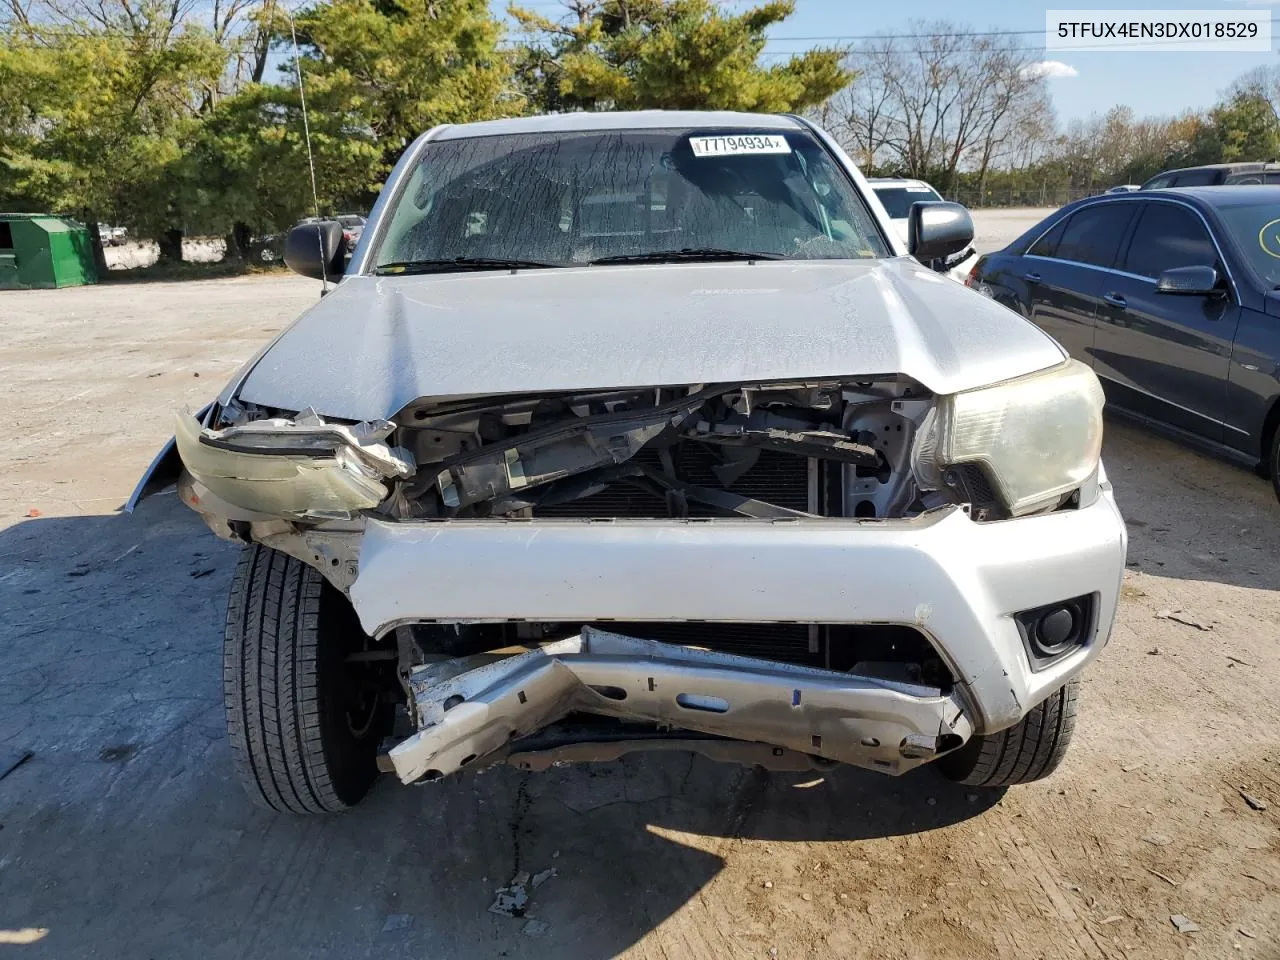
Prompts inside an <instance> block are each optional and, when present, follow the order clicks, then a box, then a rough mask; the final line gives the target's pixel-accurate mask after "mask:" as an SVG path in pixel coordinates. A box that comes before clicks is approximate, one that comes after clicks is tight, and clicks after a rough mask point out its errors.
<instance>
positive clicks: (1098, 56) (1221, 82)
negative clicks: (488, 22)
mask: <svg viewBox="0 0 1280 960" xmlns="http://www.w3.org/2000/svg"><path fill="white" fill-rule="evenodd" d="M722 2H723V3H724V5H725V6H727V7H731V8H735V7H736V8H743V7H746V6H748V5H749V4H750V3H751V0H722ZM524 5H525V6H527V7H532V8H533V9H535V10H537V11H538V12H539V13H543V14H553V13H555V12H556V11H557V10H560V9H562V7H561V5H560V4H559V3H557V2H556V0H527V2H526V3H525V4H524ZM493 6H494V8H495V9H498V10H505V9H506V3H505V2H499V0H495V2H494V4H493ZM1233 8H1234V9H1253V10H1257V9H1259V8H1264V9H1270V10H1271V11H1272V13H1273V17H1277V18H1280V0H1274V3H1267V2H1259V0H1236V2H1224V0H1160V2H1156V3H1150V2H1144V0H1119V2H1117V0H1111V2H1110V3H1105V2H1095V3H1078V2H1076V3H1072V2H1070V0H1058V2H1054V3H1049V4H1036V3H1028V2H1025V0H1020V2H1017V3H1013V2H1009V0H1005V2H1000V0H966V2H964V3H957V2H955V0H900V2H897V3H892V2H881V0H796V13H795V16H793V17H792V18H791V19H790V20H788V21H786V22H785V23H783V24H782V25H780V26H779V27H777V28H775V30H774V31H773V34H774V36H776V37H777V40H775V41H773V42H771V43H770V45H769V47H768V48H767V49H768V50H769V51H778V52H781V51H788V50H790V51H796V50H801V49H804V48H806V47H810V46H815V45H816V44H813V43H809V42H804V41H800V42H795V41H788V40H785V39H784V38H786V37H818V36H823V37H825V36H850V35H862V34H869V33H880V32H892V33H907V32H911V31H910V27H911V21H913V20H949V21H951V22H953V23H955V24H957V25H959V26H960V27H961V29H969V30H992V29H995V30H1037V31H1041V33H1043V30H1044V27H1045V11H1046V10H1049V9H1053V10H1070V9H1085V10H1098V9H1129V10H1144V9H1151V10H1175V9H1187V10H1230V9H1233ZM1272 33H1273V35H1274V36H1275V37H1277V38H1280V23H1276V24H1273V25H1272ZM1026 39H1027V40H1028V41H1029V42H1033V43H1038V44H1039V45H1040V46H1041V47H1043V39H1039V38H1037V37H1034V36H1033V37H1027V38H1026ZM1275 49H1276V44H1275V43H1274V42H1273V44H1272V52H1270V53H1264V52H1257V53H1240V52H1235V53H1192V52H1168V53H1166V52H1153V53H1145V52H1144V53H1135V52H1129V53H1125V52H1111V51H1107V52H1100V53H1099V52H1060V51H1053V52H1051V53H1050V54H1049V55H1048V58H1049V59H1052V60H1057V61H1061V62H1062V63H1065V64H1067V65H1068V66H1069V67H1071V68H1073V69H1074V71H1075V76H1057V77H1051V78H1050V80H1049V89H1050V90H1051V92H1052V94H1053V100H1054V104H1055V106H1056V108H1057V111H1058V117H1059V119H1060V120H1062V121H1067V120H1070V119H1072V118H1074V117H1087V116H1089V115H1090V114H1091V113H1099V114H1101V113H1105V112H1106V111H1107V110H1108V109H1110V108H1111V107H1113V106H1115V105H1116V104H1118V103H1123V104H1128V105H1129V106H1130V107H1132V108H1133V109H1134V112H1136V113H1138V114H1139V115H1142V114H1172V113H1179V112H1181V111H1182V110H1185V109H1187V108H1199V107H1206V106H1209V105H1210V104H1212V103H1213V102H1214V100H1215V99H1216V98H1217V95H1218V93H1219V92H1220V91H1221V90H1222V89H1223V88H1224V87H1226V86H1227V85H1228V84H1230V83H1231V81H1232V80H1234V79H1235V78H1236V77H1237V76H1239V75H1240V74H1241V73H1243V72H1244V71H1246V70H1248V69H1249V68H1251V67H1256V66H1259V65H1262V64H1273V63H1274V64H1277V65H1280V55H1277V53H1276V52H1275ZM1061 72H1063V73H1066V72H1068V71H1061Z"/></svg>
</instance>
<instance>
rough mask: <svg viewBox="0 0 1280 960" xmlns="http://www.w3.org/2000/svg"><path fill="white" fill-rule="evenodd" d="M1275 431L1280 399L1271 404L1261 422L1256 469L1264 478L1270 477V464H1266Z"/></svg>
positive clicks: (1278, 424) (1279, 427)
mask: <svg viewBox="0 0 1280 960" xmlns="http://www.w3.org/2000/svg"><path fill="white" fill-rule="evenodd" d="M1277 430H1280V397H1278V398H1276V399H1275V400H1273V401H1272V402H1271V409H1270V410H1268V411H1267V418H1266V420H1264V421H1263V422H1262V449H1261V456H1260V457H1259V461H1258V464H1259V466H1258V469H1259V470H1260V471H1261V472H1262V475H1263V476H1264V477H1270V476H1271V464H1270V463H1269V462H1268V457H1270V455H1271V444H1272V443H1273V442H1274V441H1275V436H1276V431H1277Z"/></svg>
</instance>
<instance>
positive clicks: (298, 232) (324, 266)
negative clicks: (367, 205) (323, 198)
mask: <svg viewBox="0 0 1280 960" xmlns="http://www.w3.org/2000/svg"><path fill="white" fill-rule="evenodd" d="M345 252H346V243H345V241H344V240H343V238H342V225H341V224H340V223H338V221H337V220H313V221H311V222H310V223H300V224H298V225H297V226H296V227H294V228H293V229H292V230H290V231H289V233H288V235H287V236H286V237H285V239H284V262H285V264H286V265H287V266H288V267H289V269H290V270H292V271H293V272H294V273H299V274H302V276H304V277H310V278H311V279H313V280H338V279H340V278H341V277H342V270H343V267H344V266H345V264H344V262H343V261H344V259H345V257H344V254H345Z"/></svg>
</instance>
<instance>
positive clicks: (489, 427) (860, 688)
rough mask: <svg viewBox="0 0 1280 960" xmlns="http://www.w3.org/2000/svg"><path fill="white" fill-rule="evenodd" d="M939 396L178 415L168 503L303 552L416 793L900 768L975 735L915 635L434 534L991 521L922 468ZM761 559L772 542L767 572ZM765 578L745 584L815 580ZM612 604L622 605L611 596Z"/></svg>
mask: <svg viewBox="0 0 1280 960" xmlns="http://www.w3.org/2000/svg"><path fill="white" fill-rule="evenodd" d="M934 407H935V402H934V398H933V397H932V396H930V394H929V393H928V391H926V390H924V389H923V388H921V387H920V386H919V384H917V383H915V382H913V381H911V380H909V379H907V378H905V377H898V376H883V377H872V378H858V379H853V378H849V379H831V380H820V381H804V382H788V383H763V384H731V385H723V384H720V385H706V384H701V385H693V386H688V385H685V386H677V387H646V388H629V389H619V390H597V391H584V392H580V393H574V394H570V395H555V396H547V395H530V396H519V395H506V396H496V397H476V398H446V399H423V400H420V401H417V402H415V403H413V404H410V405H409V406H408V407H406V408H405V409H404V410H402V411H400V412H399V413H398V414H397V415H396V416H395V417H394V418H393V419H392V420H384V421H374V422H365V423H343V422H336V421H333V420H330V419H326V418H324V417H321V416H319V415H318V414H316V413H315V412H314V411H311V410H307V411H303V412H301V413H290V412H288V411H280V410H271V409H265V408H257V407H252V406H248V405H243V404H232V405H230V406H228V407H225V408H214V410H213V411H211V412H210V413H209V414H208V416H207V417H206V422H205V423H204V424H201V423H200V422H198V421H197V420H195V419H194V418H192V417H190V416H184V417H182V418H180V420H179V424H178V431H177V437H176V444H177V450H178V453H179V454H180V456H181V458H182V462H183V465H184V468H185V469H184V471H183V474H182V477H181V479H180V481H179V484H178V487H179V493H180V495H181V497H182V499H183V500H184V501H185V502H186V503H187V504H188V505H189V506H191V507H192V508H193V509H195V510H197V511H198V512H199V513H201V515H202V516H203V517H204V519H205V521H206V522H207V523H208V525H209V526H210V527H211V528H212V529H213V530H214V531H215V532H216V533H218V534H219V535H220V536H223V537H225V538H227V539H234V540H240V541H243V542H246V543H251V542H258V543H262V544H265V545H267V546H271V547H274V548H275V549H277V550H280V551H282V552H284V553H287V554H290V555H292V556H294V557H297V558H298V559H300V560H302V561H303V562H305V563H307V564H309V565H310V566H312V567H314V568H315V569H317V570H319V571H320V572H321V573H322V574H323V575H324V576H325V577H326V578H327V579H328V581H329V582H330V583H331V584H332V585H333V586H334V587H336V588H337V589H338V590H340V591H342V592H343V593H345V594H347V595H348V596H349V597H350V599H351V600H352V602H353V605H354V608H355V612H356V613H357V614H358V615H359V617H360V620H361V624H362V626H363V628H364V630H365V632H366V633H367V634H368V639H369V642H370V646H368V648H367V649H366V652H365V654H364V655H365V656H366V657H374V656H377V657H382V658H384V659H394V660H395V661H396V665H397V671H396V674H397V676H398V677H399V681H400V685H399V689H398V690H395V691H387V695H388V696H395V697H396V698H397V699H398V700H399V702H400V704H401V709H402V712H403V716H404V718H405V719H406V720H407V721H408V726H407V729H406V730H405V733H406V734H407V735H408V736H407V739H404V740H403V742H400V743H398V745H394V746H393V747H392V749H390V752H389V754H388V755H387V756H386V757H384V760H385V763H386V765H387V767H388V768H394V770H395V772H396V773H397V775H398V776H399V777H400V778H401V779H402V780H404V781H406V782H412V781H417V780H422V779H432V778H434V777H435V776H438V775H441V774H448V773H452V772H455V771H456V770H459V769H461V768H462V767H464V766H468V765H471V764H475V765H484V764H486V763H492V762H496V761H499V760H502V759H506V760H508V761H509V762H518V763H520V764H522V765H525V766H530V765H536V764H538V763H540V762H541V763H547V762H558V761H559V760H561V759H602V758H607V757H612V756H617V755H619V754H620V753H623V752H626V751H628V750H630V749H657V748H662V747H667V748H669V747H674V746H677V745H679V746H680V747H681V748H682V749H695V750H700V751H701V752H703V753H706V754H708V755H711V756H715V757H717V758H719V759H738V760H742V761H744V762H753V763H762V764H764V765H766V766H769V765H772V766H777V765H783V766H786V765H792V766H799V767H803V766H805V765H806V764H815V763H817V764H821V763H831V762H845V763H852V764H856V765H860V766H864V767H868V768H871V769H877V770H881V771H883V772H886V773H894V774H897V773H902V772H905V771H906V770H908V769H910V768H912V767H913V766H916V765H918V764H919V763H922V762H925V761H927V760H929V759H931V758H933V757H934V756H936V755H938V754H940V753H943V752H946V751H948V750H951V749H954V748H956V747H959V746H960V745H961V744H963V743H964V742H965V741H966V740H967V739H968V738H969V736H970V734H971V732H972V727H971V720H970V719H969V718H968V717H967V716H966V714H965V710H964V709H963V708H962V706H961V699H960V692H959V689H960V685H959V684H958V683H957V676H956V671H955V670H954V669H953V668H952V667H951V666H950V665H949V664H948V663H947V661H946V660H945V659H944V657H943V655H942V654H940V653H939V652H938V650H936V649H935V647H934V645H933V643H932V641H931V638H930V636H929V634H928V632H927V631H925V630H921V629H920V627H919V624H906V623H894V622H877V623H857V622H852V621H853V620H854V618H852V617H851V618H850V622H840V621H841V617H840V616H836V617H833V616H831V615H830V612H829V611H822V612H821V615H814V616H812V617H808V616H805V612H804V606H805V604H807V603H810V601H805V600H802V599H801V595H802V593H803V591H800V592H797V591H795V590H792V591H791V593H792V594H793V596H794V597H795V599H794V600H792V601H789V602H788V603H786V604H784V606H786V607H787V609H781V608H778V609H776V610H775V609H773V608H772V607H770V605H769V604H768V603H765V604H763V609H752V610H750V611H749V612H747V606H749V605H745V604H744V605H743V607H742V610H741V611H735V610H734V608H733V603H732V601H731V598H732V595H733V593H734V591H735V589H737V585H736V584H735V582H730V581H726V582H723V583H722V584H721V585H720V586H719V587H713V588H711V589H712V590H713V591H718V592H720V593H721V594H723V597H722V598H720V599H717V600H716V602H715V606H716V607H717V609H716V611H714V614H713V615H702V614H700V613H699V611H698V609H696V607H697V603H696V601H695V602H694V603H693V606H692V607H690V602H689V600H688V598H687V597H686V598H684V599H682V600H681V601H680V602H679V603H672V602H670V601H672V600H673V599H674V598H673V596H671V595H666V596H664V595H662V593H661V592H658V593H655V592H654V589H655V588H654V587H653V586H652V584H649V585H645V586H640V585H638V584H637V583H636V582H634V581H633V585H632V588H629V587H628V586H627V582H626V579H625V578H626V574H625V572H623V571H624V568H625V563H624V564H622V565H621V566H620V567H619V569H618V570H612V571H605V570H600V571H599V572H598V574H597V575H596V576H595V579H596V580H598V581H600V582H601V583H603V582H605V581H609V580H617V582H616V583H614V584H613V586H612V588H611V589H613V591H614V592H613V593H612V594H609V593H608V592H607V591H605V592H599V591H596V592H593V591H592V590H591V589H590V587H589V585H586V584H582V585H581V586H582V589H579V587H580V585H579V584H578V583H576V582H568V581H566V582H564V583H563V584H562V585H561V586H560V587H554V586H551V585H548V586H546V587H533V588H530V589H523V587H522V585H521V584H520V583H519V580H520V579H521V578H522V574H521V573H520V572H519V571H518V570H513V569H510V568H507V567H506V566H505V563H504V569H503V570H502V571H501V572H500V573H496V574H495V577H494V578H490V579H486V574H485V571H484V570H483V569H479V568H477V566H476V564H475V563H473V562H472V561H470V560H469V559H468V558H466V557H465V556H464V555H463V554H461V553H458V552H456V551H454V550H453V549H452V548H448V547H445V546H444V544H445V543H446V542H449V538H450V537H452V536H454V535H458V534H462V533H464V532H465V531H468V530H472V531H474V532H476V533H482V532H483V531H489V532H490V533H492V532H494V531H495V529H497V528H495V526H494V525H495V524H497V525H499V526H500V527H503V528H505V529H508V530H515V529H517V528H515V527H513V526H511V525H513V524H520V525H522V526H521V527H520V528H519V529H527V530H528V531H529V534H530V537H532V538H535V539H536V538H537V535H538V531H540V530H541V531H544V532H545V533H546V534H547V535H548V538H547V539H546V542H547V543H548V545H550V544H552V543H555V542H557V541H556V537H557V534H556V533H555V530H560V531H563V530H564V529H565V527H564V525H565V524H566V523H574V524H581V523H587V524H591V525H593V526H594V525H597V524H606V525H610V524H619V523H631V522H641V523H651V522H657V523H659V524H660V525H662V526H661V531H659V533H660V535H662V536H665V535H666V534H667V533H671V534H673V539H672V540H671V541H670V545H669V547H666V548H661V547H660V548H657V550H656V552H655V554H654V557H653V558H651V559H647V560H644V561H642V562H643V563H644V564H645V565H646V567H645V568H646V569H649V570H652V569H653V567H652V564H653V563H659V564H661V563H662V562H663V560H662V557H663V556H664V554H663V553H662V550H668V551H670V550H674V551H680V550H681V540H680V537H681V535H680V533H679V531H680V530H682V529H691V530H692V529H701V530H708V531H711V530H724V531H730V530H742V529H759V530H761V531H766V532H767V530H768V529H769V528H770V527H771V526H772V525H777V524H786V525H792V524H800V525H801V527H800V528H798V529H796V528H793V529H796V532H797V534H799V537H800V539H799V540H797V541H795V542H796V543H798V544H799V543H803V541H804V536H805V535H804V533H803V531H804V530H806V529H808V526H807V525H810V524H812V525H814V527H813V529H814V530H815V531H821V530H825V531H826V533H825V534H821V535H822V536H826V537H828V539H829V537H830V534H831V530H832V528H831V524H832V523H833V522H845V523H848V524H849V525H848V526H847V527H840V528H839V529H840V530H841V531H844V530H846V529H847V530H848V531H854V530H856V527H857V525H858V524H862V523H866V522H871V521H880V520H885V521H910V520H911V519H912V518H920V519H922V520H923V521H925V522H932V521H931V520H930V519H929V518H930V517H934V516H940V515H942V514H941V511H942V508H947V507H949V508H951V509H952V510H956V509H959V508H960V507H959V505H961V504H964V505H965V509H967V510H968V511H970V513H971V515H973V516H975V517H978V518H982V517H995V516H999V515H1000V513H999V510H1000V508H999V505H998V503H997V501H996V497H995V495H994V494H993V492H992V491H991V488H990V485H989V484H986V483H984V481H983V478H982V474H981V471H980V470H968V471H966V470H960V471H956V470H952V471H949V472H948V473H947V476H946V478H945V480H944V479H942V476H941V471H936V470H935V471H933V473H932V474H931V473H930V472H929V470H928V469H927V467H928V457H929V453H930V449H929V445H928V443H927V442H926V441H927V439H928V438H927V436H926V435H927V433H928V430H929V428H930V425H931V423H932V418H933V416H934ZM922 476H925V477H933V482H929V481H927V480H926V481H923V482H922V480H921V477H922ZM726 524H727V526H717V525H726ZM734 524H738V525H741V524H747V525H748V526H747V527H746V528H744V527H741V526H736V527H735V526H734ZM686 525H688V526H686ZM553 528H555V530H553ZM579 529H583V530H585V529H586V528H579ZM599 529H600V530H601V531H602V532H603V531H604V530H605V529H607V527H600V528H599ZM657 529H658V528H654V530H655V531H656V530H657ZM432 531H435V532H437V533H438V534H439V535H440V536H441V537H442V538H443V539H441V541H440V544H439V545H438V547H433V546H432V541H433V540H434V539H435V536H434V534H433V533H432ZM662 531H665V532H662ZM397 532H402V533H404V534H405V535H407V536H413V537H415V538H420V537H425V538H426V539H425V540H420V541H419V545H418V547H416V548H415V549H417V550H420V551H425V552H420V553H417V554H413V555H412V557H411V555H410V553H409V552H406V553H402V554H399V556H400V558H401V559H400V561H398V562H399V565H400V567H401V568H406V567H408V568H412V569H398V570H396V571H394V576H395V577H399V578H400V579H399V580H395V581H394V582H393V580H389V579H388V574H387V564H386V562H385V557H386V554H385V552H383V553H379V554H378V555H376V556H375V555H373V554H371V553H370V550H374V549H376V550H383V549H384V545H385V543H386V542H387V538H388V537H394V536H395V534H396V533H397ZM651 532H652V531H651ZM371 533H376V534H377V537H376V538H375V539H376V542H377V544H378V545H379V546H376V547H375V546H373V545H371V542H370V536H371ZM585 535H586V536H588V537H590V534H589V533H586V534H585ZM841 535H842V536H843V535H844V533H843V532H842V533H841ZM575 536H577V534H575ZM598 543H599V541H597V542H596V544H594V545H593V547H592V549H595V547H596V546H598ZM526 546H527V543H526ZM549 548H550V547H549ZM501 549H503V550H504V551H506V552H504V553H502V554H501V556H503V557H504V558H506V557H510V558H513V559H514V555H513V554H512V553H511V552H510V550H513V549H516V548H515V547H511V548H501ZM446 554H447V555H446ZM665 555H666V556H673V555H672V554H670V553H667V554H665ZM687 556H692V553H688V554H687ZM717 556H718V554H717V553H716V551H715V550H712V551H711V555H710V557H709V559H708V561H707V562H708V563H709V564H710V568H709V569H710V570H711V572H714V567H715V565H716V564H717V563H718V562H720V561H718V560H717V559H716V557H717ZM779 556H780V554H779ZM424 557H430V558H431V560H430V562H429V564H427V565H425V566H424V565H423V563H422V561H423V558H424ZM747 559H749V558H747ZM394 562H395V561H393V563H394ZM530 562H532V563H535V564H537V563H538V562H539V561H538V560H537V559H536V555H534V554H530ZM683 562H687V557H685V558H684V561H683ZM735 562H737V563H739V564H741V563H742V562H744V558H743V556H742V555H741V553H739V554H738V555H737V557H736V559H735ZM770 562H771V561H770V559H769V557H768V556H766V555H765V554H763V553H762V554H761V557H760V560H759V561H757V566H760V565H761V564H763V565H764V566H767V565H768V564H769V563H770ZM491 566H492V564H491ZM517 566H518V564H517ZM366 567H367V568H368V575H367V576H366V577H365V578H364V579H363V580H362V573H363V572H364V569H365V568H366ZM428 567H429V568H430V572H428ZM757 572H758V574H759V576H760V578H761V580H762V584H763V581H766V580H768V579H769V578H772V580H773V582H774V584H781V583H782V582H783V581H788V580H789V578H793V577H800V578H804V577H805V576H806V574H805V573H804V571H803V570H793V569H779V570H776V571H772V570H765V569H764V568H763V567H761V568H760V570H759V571H757ZM577 576H578V575H577V574H575V575H574V578H576V577H577ZM512 577H515V578H517V579H515V580H513V579H511V578H512ZM574 578H571V579H574ZM685 579H686V581H688V577H687V576H686V577H685ZM742 582H744V581H743V580H742V578H741V577H739V578H738V583H742ZM528 583H532V581H528ZM528 583H526V584H525V586H527V585H528ZM706 589H707V588H706V587H699V588H698V591H700V592H701V591H705V590H706ZM752 589H753V590H755V595H756V596H757V597H760V598H764V597H766V595H768V594H770V593H771V592H772V591H775V590H777V591H781V592H780V593H779V596H781V595H782V593H783V592H785V591H784V589H783V587H782V586H774V585H770V586H764V585H762V586H761V587H759V588H752ZM628 590H630V591H631V593H632V596H630V597H628V598H627V601H626V602H625V603H615V602H613V601H611V600H609V599H608V597H609V596H612V597H614V598H615V599H616V598H617V597H619V596H621V595H623V594H626V593H627V591H628ZM637 590H638V591H640V592H642V593H644V596H643V597H637V596H635V595H634V594H635V591H637ZM619 591H621V593H620V592H619ZM534 594H536V596H535V595H534ZM410 595H413V596H414V597H415V600H414V602H412V603H409V602H407V598H408V597H409V596H410ZM700 595H701V593H700ZM431 596H437V597H438V600H437V601H436V602H434V603H433V602H431V601H430V599H429V598H430V597H431ZM419 597H421V598H428V599H423V600H421V602H419V600H418V599H416V598H419ZM757 606H761V605H760V604H757ZM623 620H625V621H626V622H625V623H623V622H620V621H623ZM393 641H394V643H393ZM539 758H540V759H539Z"/></svg>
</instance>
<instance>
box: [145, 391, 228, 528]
mask: <svg viewBox="0 0 1280 960" xmlns="http://www.w3.org/2000/svg"><path fill="white" fill-rule="evenodd" d="M212 409H213V404H212V403H208V404H205V405H204V406H203V407H202V408H201V409H200V412H199V413H197V414H196V419H197V420H199V421H200V422H201V423H204V422H205V417H207V416H208V414H209V411H210V410H212ZM180 473H182V458H181V457H180V456H178V446H177V443H176V441H175V440H174V438H173V437H170V438H169V441H168V443H166V444H165V445H164V446H163V447H161V448H160V452H159V453H157V454H156V456H155V459H154V460H152V461H151V466H149V467H147V469H146V472H144V473H143V474H142V479H140V480H139V481H138V485H137V486H136V487H134V488H133V493H132V494H131V495H130V496H129V500H128V502H127V503H125V505H124V512H125V513H133V511H134V510H136V509H137V507H138V504H140V503H141V502H142V501H143V500H145V499H147V497H150V496H152V495H153V494H156V493H159V492H160V491H161V490H163V489H165V488H166V487H169V486H172V485H173V484H175V483H177V482H178V475H179V474H180Z"/></svg>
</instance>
